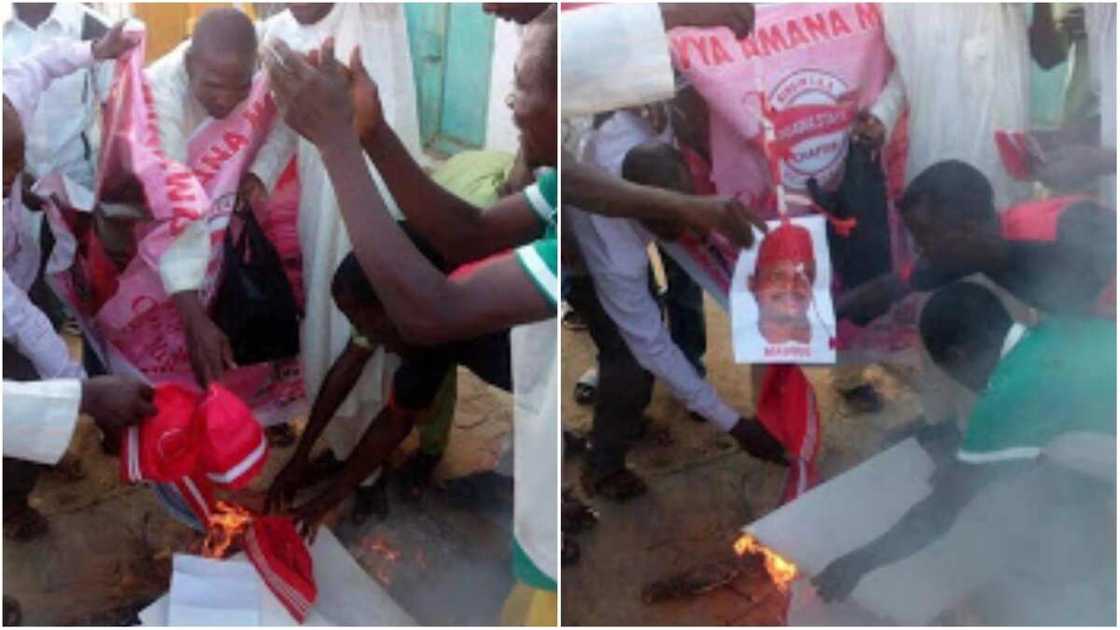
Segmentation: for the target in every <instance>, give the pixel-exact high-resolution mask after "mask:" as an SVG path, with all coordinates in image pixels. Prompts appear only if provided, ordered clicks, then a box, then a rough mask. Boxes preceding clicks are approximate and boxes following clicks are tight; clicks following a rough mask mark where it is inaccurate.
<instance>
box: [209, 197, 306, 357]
mask: <svg viewBox="0 0 1120 630" xmlns="http://www.w3.org/2000/svg"><path fill="white" fill-rule="evenodd" d="M236 219H240V220H241V234H240V235H239V236H238V238H237V243H236V244H234V242H233V227H234V221H235V220H236ZM212 317H213V318H214V322H215V323H216V324H217V325H218V327H219V328H221V329H222V331H223V332H225V334H226V336H228V337H229V341H230V346H231V347H232V348H233V358H234V360H235V361H237V364H238V365H252V364H254V363H263V362H266V361H276V360H279V359H288V358H291V357H294V356H296V355H297V354H299V320H300V312H299V308H298V307H297V306H296V300H295V296H294V295H292V285H291V283H289V282H288V276H287V275H285V274H284V267H283V265H282V264H281V262H280V255H279V254H278V253H277V251H276V247H274V246H273V245H272V242H271V241H269V240H268V237H267V236H265V233H264V230H262V229H261V226H260V224H259V223H257V218H256V216H254V215H253V211H252V209H250V208H249V206H248V204H245V203H240V202H239V203H238V204H237V209H236V210H235V211H234V213H233V217H231V219H230V226H229V228H228V229H227V230H226V235H225V257H224V260H223V261H222V275H221V281H220V283H219V284H218V290H217V292H216V293H215V295H214V303H213V307H212Z"/></svg>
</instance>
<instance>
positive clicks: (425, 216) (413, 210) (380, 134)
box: [355, 49, 541, 265]
mask: <svg viewBox="0 0 1120 630" xmlns="http://www.w3.org/2000/svg"><path fill="white" fill-rule="evenodd" d="M355 51H357V49H355ZM357 63H359V64H360V60H358V61H357ZM359 76H361V77H365V76H366V75H365V74H364V72H363V73H359V74H355V77H359ZM356 81H357V79H356ZM370 85H372V83H371V84H370ZM355 89H357V88H355ZM373 89H374V90H376V88H373ZM375 98H376V97H375ZM362 147H363V149H364V150H365V152H366V155H368V156H369V158H370V161H371V162H373V165H374V166H375V167H377V170H378V172H379V173H381V177H382V179H383V180H384V181H385V185H386V186H388V187H389V192H391V193H392V194H393V198H394V199H396V201H397V204H398V205H399V206H400V208H401V212H403V213H404V216H405V218H406V219H407V220H408V224H409V226H411V227H412V228H413V229H415V230H416V231H417V233H419V234H422V235H423V236H424V238H426V239H427V240H428V241H429V242H430V243H431V244H432V246H433V247H435V248H436V249H437V250H438V251H439V253H440V255H442V256H443V257H444V259H445V260H447V261H448V262H449V263H451V264H453V265H457V264H460V263H464V262H469V261H472V260H478V259H481V258H485V257H486V256H489V255H491V254H493V253H495V252H500V251H504V250H507V249H512V248H513V247H516V246H517V245H520V244H522V243H525V242H528V241H530V240H532V239H533V238H534V237H535V236H537V235H538V234H540V229H541V226H540V221H539V220H537V218H536V216H535V215H534V213H533V212H532V210H531V208H529V206H528V204H527V203H526V201H525V199H524V197H523V196H521V195H512V196H509V197H506V198H504V199H501V200H500V201H498V203H497V204H496V205H494V206H493V207H492V208H489V209H486V210H483V209H480V208H477V207H475V206H474V205H471V204H470V203H468V202H467V201H465V200H463V199H461V198H459V197H457V196H456V195H454V194H452V193H450V192H448V191H447V190H446V189H445V188H443V187H442V186H440V185H438V184H436V183H435V182H434V181H432V178H431V177H429V176H428V174H427V173H425V172H424V170H423V169H421V168H420V165H419V164H417V163H416V160H414V159H413V158H412V155H410V154H409V152H408V149H405V147H404V143H402V142H401V140H400V138H399V137H397V134H396V132H394V131H393V130H392V128H390V127H389V125H388V123H386V122H385V121H384V119H382V120H381V122H380V124H378V125H377V126H376V127H375V128H374V129H372V130H371V131H369V132H368V133H364V134H363V135H362Z"/></svg>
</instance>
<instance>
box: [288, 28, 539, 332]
mask: <svg viewBox="0 0 1120 630" xmlns="http://www.w3.org/2000/svg"><path fill="white" fill-rule="evenodd" d="M280 46H282V45H280ZM331 46H332V43H331V42H328V43H327V44H325V45H324V47H323V50H322V51H321V55H320V59H322V61H321V62H320V64H319V67H318V68H315V67H313V66H312V65H311V64H310V63H309V62H308V60H306V59H304V58H302V57H300V56H299V55H296V54H294V53H292V52H291V51H290V50H288V49H287V48H286V47H278V50H279V51H280V52H279V54H280V55H281V57H282V59H283V63H281V64H279V65H277V66H274V68H273V70H272V76H273V86H274V88H275V89H276V91H277V94H278V95H279V97H280V98H281V100H282V101H283V102H284V103H286V106H287V112H286V115H285V118H286V119H287V121H288V124H289V125H290V126H291V127H292V128H293V129H295V130H296V131H297V132H298V133H300V134H301V135H303V136H304V137H306V138H307V139H308V140H310V141H311V142H312V143H313V144H315V145H316V147H317V148H318V149H319V152H320V154H321V155H322V158H323V164H324V165H325V166H326V169H327V173H328V174H329V176H330V178H331V183H332V184H333V185H334V190H335V194H336V196H337V198H338V204H339V208H340V210H341V212H342V216H343V219H344V220H345V222H346V228H347V231H348V233H349V235H350V242H351V243H352V244H353V247H354V253H355V255H356V256H357V258H358V262H359V264H360V265H361V267H362V270H363V271H364V272H365V273H366V276H367V277H368V278H369V279H370V282H371V283H372V284H373V285H374V286H375V287H376V288H377V292H378V295H379V297H380V298H381V301H382V303H383V304H384V306H385V310H386V311H387V312H388V314H389V316H390V317H391V318H392V319H393V321H394V322H395V323H396V324H397V327H398V329H399V330H400V332H401V335H402V336H403V337H404V338H405V340H406V341H408V342H410V343H413V344H417V345H435V344H438V343H442V342H445V341H451V340H456V339H463V338H470V337H476V336H478V335H481V334H484V333H488V332H494V331H497V330H502V329H505V328H509V327H511V326H514V325H517V324H523V323H527V322H532V321H538V320H542V319H547V318H549V317H554V316H555V306H554V304H552V303H550V302H549V300H548V299H546V298H545V297H544V296H543V295H542V294H541V293H540V291H538V290H537V288H536V287H535V286H534V285H533V283H532V280H530V279H529V277H528V276H527V275H526V274H525V272H524V271H523V270H522V269H521V268H520V265H519V263H518V262H517V260H515V258H514V256H513V255H512V254H507V255H505V256H502V257H501V258H498V259H495V260H490V261H488V262H486V263H484V264H482V265H481V266H480V267H479V268H478V269H476V270H475V271H474V273H471V274H468V275H467V276H466V277H464V278H456V279H455V280H450V279H448V278H447V277H446V276H444V275H443V273H441V272H440V271H439V270H437V269H436V268H435V267H433V266H432V265H431V263H429V262H428V260H427V259H426V258H425V257H424V256H423V255H422V254H421V253H420V252H419V251H418V250H417V249H416V247H415V246H414V245H413V244H412V242H411V241H410V240H409V239H408V238H407V237H406V236H405V235H404V233H403V232H402V231H401V230H400V228H399V227H398V226H397V224H396V221H394V220H393V218H392V217H390V216H389V213H388V212H386V211H385V202H384V200H383V199H382V198H381V196H380V194H379V193H378V192H377V187H376V186H375V185H374V182H373V179H372V178H371V177H370V174H369V170H368V169H367V168H366V165H365V159H364V154H363V151H362V147H361V145H360V144H359V143H358V139H357V138H356V137H355V134H354V131H353V127H352V125H353V121H354V108H353V104H352V102H351V97H350V93H349V83H348V79H347V77H346V76H345V75H344V73H343V71H342V70H341V66H340V65H339V64H338V63H337V62H336V61H335V60H334V51H333V49H332V48H331Z"/></svg>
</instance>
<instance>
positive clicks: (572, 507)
mask: <svg viewBox="0 0 1120 630" xmlns="http://www.w3.org/2000/svg"><path fill="white" fill-rule="evenodd" d="M598 522H599V515H598V514H597V513H596V512H595V510H592V509H591V507H590V506H588V505H587V504H586V503H584V502H583V501H580V500H579V499H577V498H576V497H574V496H572V493H571V492H570V491H568V490H565V491H564V492H563V494H562V495H561V498H560V530H561V531H563V532H565V533H566V534H579V533H581V532H584V531H587V530H589V529H591V528H592V527H594V526H595V525H596V524H597V523H598Z"/></svg>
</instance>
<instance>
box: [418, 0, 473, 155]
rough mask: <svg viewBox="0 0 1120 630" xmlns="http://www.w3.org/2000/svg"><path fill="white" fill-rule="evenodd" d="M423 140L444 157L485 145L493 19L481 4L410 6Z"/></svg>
mask: <svg viewBox="0 0 1120 630" xmlns="http://www.w3.org/2000/svg"><path fill="white" fill-rule="evenodd" d="M405 16H406V18H407V20H408V38H409V46H410V48H411V52H412V65H413V70H414V72H415V75H416V102H417V107H418V108H419V110H420V141H421V143H422V144H423V146H424V148H425V149H427V150H430V151H434V152H435V153H439V154H443V155H452V154H455V153H458V152H459V151H462V150H464V149H478V148H481V147H482V146H483V145H484V144H485V143H486V115H487V111H488V109H489V106H490V65H491V64H490V60H491V57H492V55H493V52H494V18H493V17H491V16H489V15H486V14H485V13H483V12H482V6H481V5H479V4H417V3H413V4H407V5H405Z"/></svg>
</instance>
